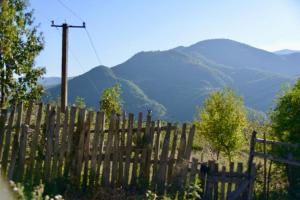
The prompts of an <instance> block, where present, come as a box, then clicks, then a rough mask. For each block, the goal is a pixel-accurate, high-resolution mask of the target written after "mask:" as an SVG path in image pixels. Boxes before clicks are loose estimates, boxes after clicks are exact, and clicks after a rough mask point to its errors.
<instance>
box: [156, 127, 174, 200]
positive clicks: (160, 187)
mask: <svg viewBox="0 0 300 200" xmlns="http://www.w3.org/2000/svg"><path fill="white" fill-rule="evenodd" d="M168 127H169V128H168V129H167V131H166V135H165V139H164V143H163V146H162V152H161V156H160V163H159V168H158V173H157V179H156V180H157V194H158V195H162V194H163V193H164V190H165V181H166V172H167V159H168V153H169V143H170V134H171V128H170V127H171V124H170V123H169V124H168Z"/></svg>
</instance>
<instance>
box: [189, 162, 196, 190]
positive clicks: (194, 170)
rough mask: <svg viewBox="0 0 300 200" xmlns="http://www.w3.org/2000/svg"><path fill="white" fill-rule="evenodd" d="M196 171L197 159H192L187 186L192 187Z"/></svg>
mask: <svg viewBox="0 0 300 200" xmlns="http://www.w3.org/2000/svg"><path fill="white" fill-rule="evenodd" d="M197 171H198V159H196V158H193V159H192V166H191V175H190V180H189V185H192V184H194V183H195V180H196V175H197Z"/></svg>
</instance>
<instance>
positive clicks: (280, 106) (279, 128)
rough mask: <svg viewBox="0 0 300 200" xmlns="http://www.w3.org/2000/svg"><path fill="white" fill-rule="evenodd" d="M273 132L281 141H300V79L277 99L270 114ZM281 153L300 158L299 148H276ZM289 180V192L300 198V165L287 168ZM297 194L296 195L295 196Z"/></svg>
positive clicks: (276, 151) (274, 149) (274, 150)
mask: <svg viewBox="0 0 300 200" xmlns="http://www.w3.org/2000/svg"><path fill="white" fill-rule="evenodd" d="M270 118H271V126H272V129H273V131H272V133H273V135H274V136H275V137H276V139H277V140H279V141H285V142H290V143H300V133H299V130H300V79H299V80H298V81H297V83H296V84H295V85H294V86H293V87H292V88H290V89H286V90H285V91H284V92H283V94H281V95H280V96H279V97H278V98H277V100H276V106H275V108H274V110H273V112H272V113H271V114H270ZM273 152H275V153H277V154H279V155H285V156H286V155H287V153H292V154H293V157H294V159H300V156H299V155H300V150H299V149H287V148H275V147H273ZM286 173H287V176H288V181H289V194H290V195H291V196H293V198H296V199H298V198H300V190H299V188H300V170H299V167H292V166H288V167H287V170H286ZM294 195H295V196H294Z"/></svg>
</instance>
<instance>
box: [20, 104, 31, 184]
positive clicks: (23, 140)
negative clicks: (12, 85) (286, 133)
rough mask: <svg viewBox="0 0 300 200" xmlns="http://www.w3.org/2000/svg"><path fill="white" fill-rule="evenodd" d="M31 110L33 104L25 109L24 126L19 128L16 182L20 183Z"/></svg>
mask: <svg viewBox="0 0 300 200" xmlns="http://www.w3.org/2000/svg"><path fill="white" fill-rule="evenodd" d="M32 110H33V102H30V103H29V106H28V108H27V112H26V116H25V121H24V124H23V125H22V126H21V135H20V149H19V158H18V164H17V165H18V170H17V177H18V178H17V180H18V181H20V182H21V181H22V180H23V176H24V169H25V156H26V146H27V135H28V129H29V125H30V119H31V114H32Z"/></svg>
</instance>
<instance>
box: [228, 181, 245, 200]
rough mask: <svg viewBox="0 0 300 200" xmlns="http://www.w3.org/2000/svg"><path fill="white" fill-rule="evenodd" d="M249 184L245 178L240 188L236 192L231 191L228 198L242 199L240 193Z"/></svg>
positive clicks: (233, 199)
mask: <svg viewBox="0 0 300 200" xmlns="http://www.w3.org/2000/svg"><path fill="white" fill-rule="evenodd" d="M248 186H249V181H248V180H245V181H243V182H242V183H241V184H240V185H239V187H238V189H237V190H236V191H234V192H231V193H230V194H229V196H228V200H236V199H240V195H241V194H242V193H243V192H244V191H245V190H246V189H247V187H248Z"/></svg>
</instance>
